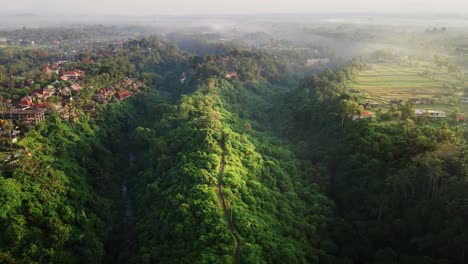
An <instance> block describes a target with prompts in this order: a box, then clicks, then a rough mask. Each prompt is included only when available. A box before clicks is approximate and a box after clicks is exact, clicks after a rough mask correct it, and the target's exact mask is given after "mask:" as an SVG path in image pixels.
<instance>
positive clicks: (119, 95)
mask: <svg viewBox="0 0 468 264" xmlns="http://www.w3.org/2000/svg"><path fill="white" fill-rule="evenodd" d="M132 95H133V93H132V92H130V91H123V92H121V93H117V98H119V100H125V99H127V98H128V97H130V96H132Z"/></svg>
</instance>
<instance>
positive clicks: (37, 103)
mask: <svg viewBox="0 0 468 264" xmlns="http://www.w3.org/2000/svg"><path fill="white" fill-rule="evenodd" d="M66 63H67V61H57V62H54V63H53V64H52V65H47V66H45V67H44V68H43V69H42V71H43V73H46V74H60V81H59V80H57V81H54V82H53V83H51V84H49V85H47V86H46V87H43V88H41V89H35V90H32V92H31V93H30V94H29V95H26V96H24V97H22V98H21V99H20V100H19V102H17V103H13V101H12V100H11V99H4V100H3V104H4V106H5V109H6V110H4V111H0V130H1V133H0V135H1V136H2V137H3V138H4V139H7V138H8V139H11V142H12V143H15V142H16V140H17V136H18V135H19V132H18V131H17V130H16V129H13V130H12V131H5V130H2V127H4V124H5V123H6V122H5V120H11V121H12V122H13V123H16V124H18V122H20V123H23V124H26V125H28V126H30V127H32V126H34V125H37V124H39V123H41V122H44V121H45V120H46V119H45V113H46V112H47V111H49V110H52V111H55V112H57V113H58V115H59V116H60V117H61V118H62V119H65V120H68V119H69V118H70V116H71V114H72V113H73V111H71V110H72V108H73V106H74V105H73V102H74V97H75V98H77V99H78V100H81V97H80V94H81V92H82V91H83V87H82V86H81V85H82V81H81V80H80V79H81V77H82V76H83V75H85V72H84V71H81V70H74V71H63V69H64V68H65V66H66ZM26 82H27V83H30V84H31V86H33V85H34V80H29V79H28V80H26ZM64 84H68V86H66V87H64ZM142 86H143V82H141V81H139V80H138V79H136V78H128V77H124V78H122V79H120V80H119V81H117V82H116V83H115V84H114V85H113V86H111V87H105V88H103V89H100V90H99V91H98V92H97V93H96V94H95V95H94V96H93V99H94V101H91V102H86V103H87V104H86V103H85V104H84V106H83V111H84V112H85V113H87V114H89V115H90V116H92V117H93V116H94V117H95V104H96V102H97V103H105V102H107V101H109V100H110V99H111V98H113V97H114V96H115V97H116V98H117V99H118V100H121V101H123V100H126V99H127V98H129V97H131V96H132V95H133V94H134V93H136V92H138V91H139V88H140V87H142ZM8 130H9V129H8ZM12 135H13V136H12Z"/></svg>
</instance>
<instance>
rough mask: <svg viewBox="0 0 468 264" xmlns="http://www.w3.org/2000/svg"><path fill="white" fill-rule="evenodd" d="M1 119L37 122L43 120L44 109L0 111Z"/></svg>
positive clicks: (27, 122)
mask: <svg viewBox="0 0 468 264" xmlns="http://www.w3.org/2000/svg"><path fill="white" fill-rule="evenodd" d="M0 118H1V119H9V120H13V121H21V122H23V123H26V124H39V123H40V122H43V121H44V120H45V115H44V111H41V110H14V111H2V112H0Z"/></svg>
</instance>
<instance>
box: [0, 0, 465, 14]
mask: <svg viewBox="0 0 468 264" xmlns="http://www.w3.org/2000/svg"><path fill="white" fill-rule="evenodd" d="M0 7H1V8H0V10H1V11H0V12H1V13H18V12H19V13H22V12H34V13H38V14H57V13H62V14H67V13H68V14H91V15H96V14H116V15H152V14H170V15H172V14H205V13H206V14H233V13H297V12H300V13H330V12H351V13H356V12H360V13H361V12H385V13H387V12H402V13H403V12H404V13H408V12H421V13H428V12H431V13H432V12H437V13H440V12H442V13H447V12H450V13H452V12H455V13H468V0H321V1H317V0H75V1H62V0H13V1H12V0H0Z"/></svg>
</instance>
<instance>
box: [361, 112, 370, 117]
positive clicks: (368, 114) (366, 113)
mask: <svg viewBox="0 0 468 264" xmlns="http://www.w3.org/2000/svg"><path fill="white" fill-rule="evenodd" d="M361 117H364V118H366V117H372V113H371V112H369V111H367V110H364V111H362V113H361Z"/></svg>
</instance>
